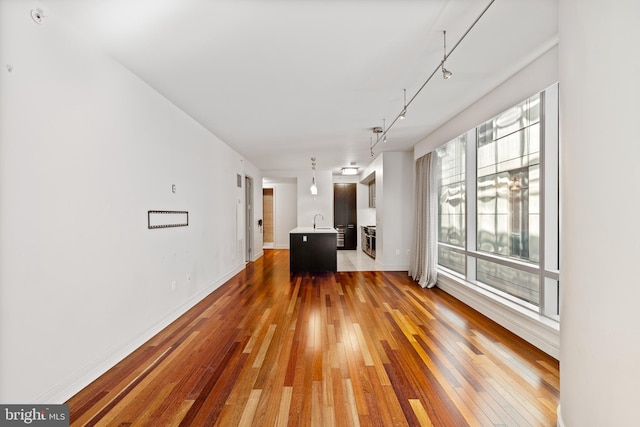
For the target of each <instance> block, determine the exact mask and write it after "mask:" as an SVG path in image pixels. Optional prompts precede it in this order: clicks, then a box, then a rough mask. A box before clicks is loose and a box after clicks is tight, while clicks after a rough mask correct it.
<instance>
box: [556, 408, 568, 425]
mask: <svg viewBox="0 0 640 427" xmlns="http://www.w3.org/2000/svg"><path fill="white" fill-rule="evenodd" d="M557 414H558V423H557V424H558V427H566V426H565V424H564V421H562V412H561V411H560V405H558V412H557Z"/></svg>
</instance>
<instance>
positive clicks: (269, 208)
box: [262, 188, 275, 248]
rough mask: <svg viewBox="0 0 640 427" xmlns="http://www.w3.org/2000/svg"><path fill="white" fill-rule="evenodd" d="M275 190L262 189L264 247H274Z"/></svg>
mask: <svg viewBox="0 0 640 427" xmlns="http://www.w3.org/2000/svg"><path fill="white" fill-rule="evenodd" d="M273 196H274V195H273V188H263V189H262V215H263V220H264V223H263V226H264V229H263V230H264V236H263V239H264V247H266V248H273V247H274V242H275V239H274V232H273V228H274V227H273V222H274V221H273Z"/></svg>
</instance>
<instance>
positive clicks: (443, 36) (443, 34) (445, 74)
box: [442, 31, 453, 80]
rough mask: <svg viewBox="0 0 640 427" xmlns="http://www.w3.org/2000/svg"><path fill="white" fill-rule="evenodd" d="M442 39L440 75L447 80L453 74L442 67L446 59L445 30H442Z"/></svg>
mask: <svg viewBox="0 0 640 427" xmlns="http://www.w3.org/2000/svg"><path fill="white" fill-rule="evenodd" d="M442 41H443V45H444V56H443V57H442V77H444V79H445V80H449V79H450V78H451V76H453V73H452V72H451V71H449V70H447V69H446V68H444V62H445V61H446V60H447V32H446V31H443V32H442Z"/></svg>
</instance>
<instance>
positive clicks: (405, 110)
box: [399, 89, 407, 120]
mask: <svg viewBox="0 0 640 427" xmlns="http://www.w3.org/2000/svg"><path fill="white" fill-rule="evenodd" d="M402 90H403V91H404V104H403V105H404V108H403V109H402V111H401V112H400V116H399V118H400V120H404V119H406V118H407V90H406V89H402Z"/></svg>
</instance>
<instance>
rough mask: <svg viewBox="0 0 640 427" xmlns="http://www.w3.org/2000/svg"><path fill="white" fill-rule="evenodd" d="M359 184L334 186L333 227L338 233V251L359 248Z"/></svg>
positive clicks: (338, 184)
mask: <svg viewBox="0 0 640 427" xmlns="http://www.w3.org/2000/svg"><path fill="white" fill-rule="evenodd" d="M356 187H357V184H343V183H336V184H333V226H334V228H335V229H336V231H337V232H338V239H337V245H338V249H350V250H354V249H356V248H357V246H358V229H357V228H356V225H357V223H358V209H357V205H356V203H357V202H356Z"/></svg>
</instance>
